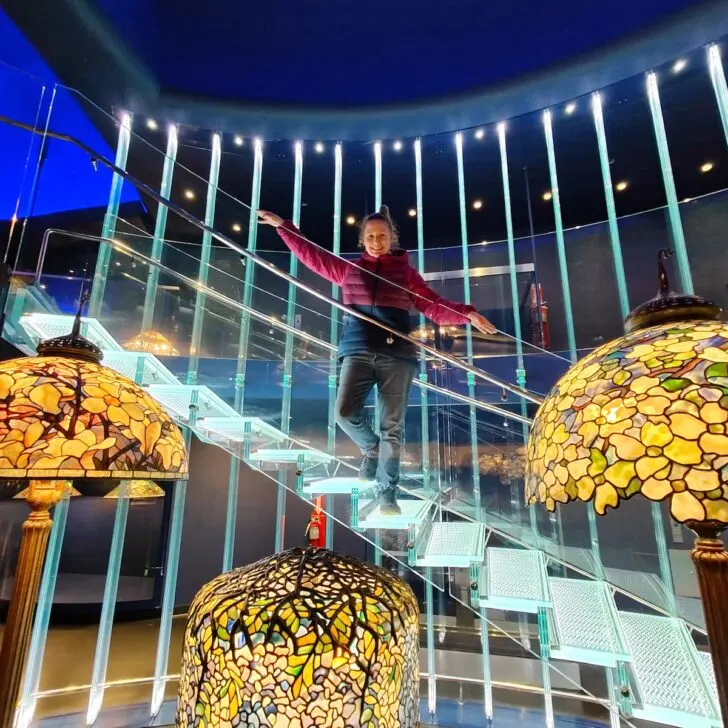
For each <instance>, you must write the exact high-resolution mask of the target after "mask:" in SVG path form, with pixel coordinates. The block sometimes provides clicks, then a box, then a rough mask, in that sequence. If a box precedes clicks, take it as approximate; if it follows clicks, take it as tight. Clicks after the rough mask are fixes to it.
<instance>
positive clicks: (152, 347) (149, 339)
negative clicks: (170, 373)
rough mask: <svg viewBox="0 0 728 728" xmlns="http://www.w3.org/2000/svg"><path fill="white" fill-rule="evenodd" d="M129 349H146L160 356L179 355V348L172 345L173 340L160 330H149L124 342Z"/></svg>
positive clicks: (145, 350)
mask: <svg viewBox="0 0 728 728" xmlns="http://www.w3.org/2000/svg"><path fill="white" fill-rule="evenodd" d="M124 349H126V350H127V351H144V352H148V353H149V354H156V355H158V356H179V350H177V349H175V348H174V346H172V342H171V341H170V340H169V339H168V338H167V337H166V336H165V335H164V334H160V333H159V331H147V332H146V333H143V334H139V335H138V336H135V337H134V338H133V339H129V341H127V342H126V343H125V344H124Z"/></svg>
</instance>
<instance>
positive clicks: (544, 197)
mask: <svg viewBox="0 0 728 728" xmlns="http://www.w3.org/2000/svg"><path fill="white" fill-rule="evenodd" d="M542 197H543V199H544V200H545V201H546V202H548V201H549V200H550V199H551V198H552V197H553V195H552V194H551V193H550V192H544V193H543V195H542Z"/></svg>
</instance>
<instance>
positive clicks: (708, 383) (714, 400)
mask: <svg viewBox="0 0 728 728" xmlns="http://www.w3.org/2000/svg"><path fill="white" fill-rule="evenodd" d="M660 303H662V306H664V307H660ZM648 307H649V308H648ZM719 313H720V309H719V308H718V307H717V306H712V305H711V304H709V303H708V302H706V301H704V299H698V298H697V297H687V296H677V295H675V294H672V296H671V297H669V296H667V294H663V299H660V297H659V296H658V299H655V300H653V301H652V302H648V304H645V305H644V306H641V307H639V308H638V309H636V310H635V311H633V312H632V314H630V317H629V318H628V319H627V328H628V330H629V333H627V334H626V335H625V336H623V337H622V338H620V339H616V340H615V341H611V342H609V343H607V344H604V345H603V346H601V347H599V348H598V349H596V350H595V351H593V352H592V353H591V354H589V355H587V356H585V357H584V358H583V359H581V360H580V361H579V362H577V363H576V364H575V365H574V366H573V367H571V369H570V370H569V371H568V372H567V373H566V374H565V375H564V376H563V377H562V378H561V379H560V380H559V381H558V382H557V383H556V386H555V387H554V388H553V389H552V390H551V392H550V393H549V395H548V397H547V398H546V400H545V401H544V402H543V404H542V405H541V407H540V409H539V411H538V413H537V414H536V418H535V420H534V423H533V427H532V430H531V437H530V440H529V444H528V471H527V477H526V498H527V500H528V502H529V503H531V504H532V503H535V502H537V501H540V502H542V503H544V504H545V505H546V507H547V508H548V509H549V510H553V509H554V508H555V506H556V504H557V503H568V502H569V501H572V500H577V499H578V500H582V501H592V502H593V504H594V508H595V509H596V512H597V513H598V514H599V515H604V513H605V512H606V510H607V508H610V507H612V508H616V507H618V506H619V504H620V502H621V501H623V500H626V499H628V498H631V497H632V496H634V495H637V494H639V495H642V496H644V497H646V498H649V499H650V500H654V501H663V500H667V501H668V502H669V507H670V513H671V514H672V516H673V518H674V519H675V520H676V521H679V522H680V523H685V522H690V521H717V522H721V523H726V524H728V429H727V424H728V324H726V323H723V322H720V321H716V320H714V319H715V318H716V316H717V315H718V314H719ZM683 317H686V318H685V319H684V318H683ZM676 318H677V320H676Z"/></svg>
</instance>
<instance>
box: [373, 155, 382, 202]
mask: <svg viewBox="0 0 728 728" xmlns="http://www.w3.org/2000/svg"><path fill="white" fill-rule="evenodd" d="M381 206H382V142H375V143H374V211H375V212H379V208H380V207H381Z"/></svg>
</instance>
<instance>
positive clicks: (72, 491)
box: [13, 480, 81, 500]
mask: <svg viewBox="0 0 728 728" xmlns="http://www.w3.org/2000/svg"><path fill="white" fill-rule="evenodd" d="M60 483H62V484H63V485H64V486H65V488H66V490H67V491H68V495H69V496H70V497H71V498H76V497H77V496H79V495H81V491H79V490H78V489H77V488H74V487H73V484H72V483H70V482H68V481H67V480H62V481H60ZM30 495H31V490H30V486H28V487H27V488H23V490H21V491H20V493H18V494H17V495H14V496H13V498H14V499H15V500H28V497H29V496H30Z"/></svg>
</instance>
